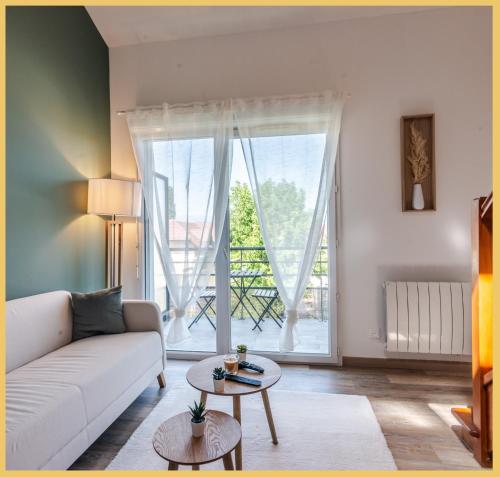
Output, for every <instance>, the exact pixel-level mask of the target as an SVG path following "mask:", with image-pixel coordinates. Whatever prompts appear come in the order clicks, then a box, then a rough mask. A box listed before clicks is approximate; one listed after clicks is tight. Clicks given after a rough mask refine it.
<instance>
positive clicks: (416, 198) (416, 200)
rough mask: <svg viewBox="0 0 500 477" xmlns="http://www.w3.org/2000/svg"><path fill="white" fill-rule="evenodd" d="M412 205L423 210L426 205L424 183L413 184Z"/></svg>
mask: <svg viewBox="0 0 500 477" xmlns="http://www.w3.org/2000/svg"><path fill="white" fill-rule="evenodd" d="M412 206H413V208H414V209H415V210H422V209H423V208H424V207H425V204H424V194H423V192H422V184H413V198H412Z"/></svg>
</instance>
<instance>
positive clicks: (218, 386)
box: [214, 379, 226, 393]
mask: <svg viewBox="0 0 500 477" xmlns="http://www.w3.org/2000/svg"><path fill="white" fill-rule="evenodd" d="M225 381H226V380H225V379H214V391H215V392H216V393H223V392H224V382H225Z"/></svg>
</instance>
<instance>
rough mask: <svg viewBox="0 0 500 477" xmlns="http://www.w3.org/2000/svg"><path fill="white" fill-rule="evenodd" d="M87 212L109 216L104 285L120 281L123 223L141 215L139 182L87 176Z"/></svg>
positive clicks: (108, 285) (119, 282) (113, 285)
mask: <svg viewBox="0 0 500 477" xmlns="http://www.w3.org/2000/svg"><path fill="white" fill-rule="evenodd" d="M87 213H89V214H94V215H106V216H111V220H107V221H106V286H107V287H108V288H110V287H116V286H118V285H121V284H122V259H123V222H121V221H119V220H117V217H140V215H141V184H140V183H139V182H132V181H122V180H116V179H89V191H88V204H87Z"/></svg>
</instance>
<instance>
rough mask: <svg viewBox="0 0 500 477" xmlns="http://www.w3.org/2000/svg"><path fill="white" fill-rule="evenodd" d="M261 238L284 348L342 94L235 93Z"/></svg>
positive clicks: (290, 338) (314, 245)
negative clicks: (279, 307)
mask: <svg viewBox="0 0 500 477" xmlns="http://www.w3.org/2000/svg"><path fill="white" fill-rule="evenodd" d="M232 104H233V112H234V115H235V121H236V124H237V126H238V130H239V134H240V137H241V143H242V147H243V152H244V156H245V161H246V164H247V168H248V174H249V177H250V183H251V187H252V191H253V195H254V199H255V203H256V208H257V214H258V217H259V221H260V225H261V229H262V235H263V238H264V244H265V247H266V250H267V253H268V257H269V262H270V265H271V269H272V272H273V275H274V278H275V281H276V286H277V288H278V291H279V294H280V297H281V300H282V301H283V303H284V305H285V309H286V317H287V319H286V322H285V325H284V327H283V329H282V331H281V335H280V343H279V348H280V351H283V352H286V351H293V349H294V347H295V346H296V344H297V342H298V339H297V333H296V324H297V322H298V314H297V306H298V305H299V302H300V301H301V299H302V297H303V295H304V291H305V288H306V284H307V282H308V280H309V277H310V275H311V271H312V267H313V264H314V259H315V256H316V252H317V249H318V245H319V241H320V236H321V231H322V225H323V221H324V218H325V212H326V209H327V203H328V198H329V195H330V190H331V186H332V182H333V178H334V171H335V159H336V155H337V147H338V140H339V131H340V122H341V116H342V108H343V98H342V97H341V96H336V95H333V94H332V93H330V92H325V93H321V94H314V95H304V96H293V97H276V98H260V99H250V100H245V99H239V100H233V102H232Z"/></svg>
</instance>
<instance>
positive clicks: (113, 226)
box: [106, 220, 123, 288]
mask: <svg viewBox="0 0 500 477" xmlns="http://www.w3.org/2000/svg"><path fill="white" fill-rule="evenodd" d="M122 257H123V222H118V221H116V220H108V221H107V222H106V286H107V287H108V288H112V287H117V286H119V285H121V284H122Z"/></svg>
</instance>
